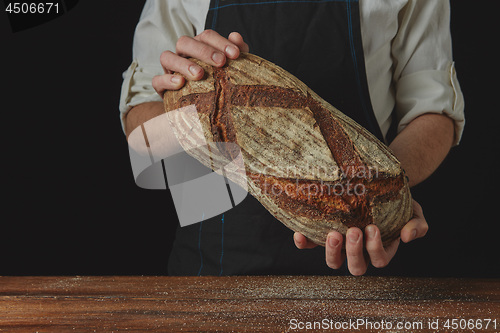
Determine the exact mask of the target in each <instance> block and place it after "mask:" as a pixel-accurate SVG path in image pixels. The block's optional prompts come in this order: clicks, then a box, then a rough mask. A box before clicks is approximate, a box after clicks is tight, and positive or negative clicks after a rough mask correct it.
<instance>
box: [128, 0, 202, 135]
mask: <svg viewBox="0 0 500 333" xmlns="http://www.w3.org/2000/svg"><path fill="white" fill-rule="evenodd" d="M190 18H191V17H190V15H188V13H186V10H185V8H184V6H183V4H182V3H181V1H158V0H147V1H146V3H145V5H144V9H143V11H142V14H141V17H140V20H139V23H138V24H137V27H136V30H135V34H134V42H133V50H132V55H133V61H132V64H131V65H130V66H129V68H128V69H127V70H126V71H125V72H124V73H123V84H122V90H121V96H120V106H119V108H120V120H121V122H122V127H123V126H124V121H125V116H126V114H127V112H128V111H129V110H130V109H131V108H132V107H134V106H136V105H139V104H142V103H146V102H153V101H161V97H160V96H159V95H158V94H157V93H156V91H155V90H154V89H153V86H152V80H153V77H154V76H156V75H162V74H164V72H163V68H162V67H161V64H160V56H161V54H162V52H164V51H166V50H170V51H172V52H175V44H176V43H177V39H178V38H179V37H180V36H183V35H189V36H194V35H195V31H196V29H197V27H196V26H197V25H199V23H197V22H192V21H193V20H191V19H190Z"/></svg>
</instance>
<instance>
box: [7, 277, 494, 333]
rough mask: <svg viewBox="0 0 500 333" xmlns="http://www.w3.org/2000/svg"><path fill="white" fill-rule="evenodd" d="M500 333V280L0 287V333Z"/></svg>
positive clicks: (108, 281)
mask: <svg viewBox="0 0 500 333" xmlns="http://www.w3.org/2000/svg"><path fill="white" fill-rule="evenodd" d="M146 330H147V331H151V332H348V331H355V332H436V331H440V332H451V331H454V332H473V331H474V332H499V331H500V280H499V279H429V278H395V277H347V276H345V277H323V276H309V277H307V276H257V277H246V276H238V277H150V276H148V277H130V276H94V277H90V276H89V277H84V276H76V277H0V331H1V332H125V331H126V332H136V331H146Z"/></svg>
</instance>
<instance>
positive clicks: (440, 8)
mask: <svg viewBox="0 0 500 333" xmlns="http://www.w3.org/2000/svg"><path fill="white" fill-rule="evenodd" d="M209 4H210V1H209V0H147V1H146V4H145V5H144V9H143V12H142V14H141V17H140V20H139V23H138V24H137V27H136V31H135V36H134V43H133V62H132V64H131V65H130V67H129V68H128V70H127V71H125V72H124V73H123V79H124V80H123V85H122V93H121V98H120V113H121V120H122V124H123V120H124V116H125V114H126V113H127V112H128V110H130V109H131V108H132V107H133V106H135V105H138V104H141V103H144V102H150V101H161V97H160V96H159V95H158V94H156V92H155V90H154V89H153V87H152V84H151V81H152V79H153V76H155V75H161V74H164V71H163V69H162V67H161V65H160V55H161V53H162V52H163V51H165V50H170V51H172V52H175V44H176V42H177V39H178V38H179V37H180V36H183V35H189V36H195V35H197V34H199V33H201V32H202V31H203V30H204V27H205V18H206V16H207V13H208V8H209ZM359 6H360V15H361V34H362V39H363V41H362V42H363V49H364V56H365V67H366V75H367V80H368V89H369V91H370V98H371V102H372V107H373V110H374V112H375V116H376V118H377V121H378V123H379V125H380V128H381V130H382V133H383V134H384V135H386V134H387V131H388V129H389V127H390V124H391V119H392V117H391V114H392V111H393V109H394V107H395V108H396V115H397V117H398V118H397V119H398V121H399V125H398V132H399V131H401V130H403V129H404V127H405V126H406V125H408V124H409V123H410V122H411V121H412V120H413V119H415V118H416V117H418V116H419V115H422V114H424V113H429V112H432V113H443V114H446V115H447V116H449V117H450V118H452V119H453V120H454V122H455V138H456V142H455V144H458V142H459V141H460V137H461V135H462V131H463V127H464V124H465V118H464V99H463V95H462V92H461V90H460V86H459V83H458V80H457V76H456V72H455V68H454V64H453V59H452V51H451V35H450V4H449V1H448V0H359ZM225 37H227V36H225ZM251 51H252V50H250V52H251Z"/></svg>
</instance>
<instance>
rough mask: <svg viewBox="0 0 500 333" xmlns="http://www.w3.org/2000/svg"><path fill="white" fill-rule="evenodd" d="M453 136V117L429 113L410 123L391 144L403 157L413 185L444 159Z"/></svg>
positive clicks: (402, 160)
mask: <svg viewBox="0 0 500 333" xmlns="http://www.w3.org/2000/svg"><path fill="white" fill-rule="evenodd" d="M453 139H454V125H453V120H452V119H450V118H449V117H447V116H445V115H441V114H432V113H427V114H424V115H422V116H420V117H418V118H416V119H414V120H413V121H412V122H411V123H410V124H408V126H407V127H405V129H404V130H403V131H401V132H400V133H399V134H398V135H397V136H396V138H395V139H394V141H393V142H392V143H391V144H390V146H389V147H390V148H391V149H392V151H393V152H394V154H395V155H396V156H397V157H398V159H399V160H400V162H401V165H402V167H403V169H404V170H405V172H406V175H407V176H408V178H409V180H410V181H409V183H410V186H414V185H417V184H418V183H420V182H422V181H424V180H425V179H426V178H427V177H429V176H430V175H431V174H432V173H433V172H434V171H435V170H436V169H437V167H438V166H439V165H440V164H441V163H442V162H443V160H444V158H445V157H446V155H447V154H448V152H449V151H450V148H451V146H452V144H453Z"/></svg>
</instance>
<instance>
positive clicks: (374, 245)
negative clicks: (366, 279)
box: [293, 200, 429, 275]
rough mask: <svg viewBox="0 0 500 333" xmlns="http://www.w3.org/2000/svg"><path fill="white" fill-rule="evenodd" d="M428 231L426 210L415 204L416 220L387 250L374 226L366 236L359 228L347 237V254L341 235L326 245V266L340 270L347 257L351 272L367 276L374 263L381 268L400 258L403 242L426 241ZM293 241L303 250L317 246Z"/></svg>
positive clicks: (304, 240) (301, 238)
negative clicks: (422, 239) (421, 239)
mask: <svg viewBox="0 0 500 333" xmlns="http://www.w3.org/2000/svg"><path fill="white" fill-rule="evenodd" d="M428 229H429V226H428V224H427V221H426V220H425V217H424V214H423V212H422V207H421V206H420V205H419V204H418V203H417V202H416V201H415V200H413V218H412V219H411V220H410V221H408V223H406V225H405V226H404V227H403V229H402V230H401V234H400V237H399V238H398V239H396V240H395V241H394V242H392V243H391V244H390V245H389V246H388V247H386V248H384V247H383V245H382V238H381V237H380V231H379V229H378V228H377V226H375V225H374V224H370V225H368V226H366V228H365V232H364V234H363V231H361V229H359V228H354V227H353V228H349V230H347V234H346V237H345V239H346V245H345V253H344V252H343V251H342V242H343V241H344V237H343V236H342V234H340V233H339V232H337V231H332V232H330V233H329V234H328V237H327V240H326V244H325V257H326V264H327V265H328V267H330V268H333V269H339V268H340V267H342V264H343V263H344V260H345V258H346V256H347V267H348V268H349V272H351V274H352V275H363V274H365V273H366V270H367V269H368V264H369V263H370V262H371V263H372V265H373V266H374V267H377V268H381V267H385V266H387V265H388V264H389V262H390V261H391V260H392V258H393V257H394V255H395V254H396V251H397V250H398V246H399V242H400V240H402V241H403V242H405V243H408V242H411V241H412V240H414V239H417V238H420V237H424V236H425V234H426V233H427V230H428ZM293 239H294V241H295V246H297V247H298V248H299V249H311V248H314V247H316V246H317V244H315V243H313V242H311V241H310V240H308V239H307V238H306V237H305V236H304V235H302V234H300V233H298V232H296V233H295V234H294V236H293ZM363 239H364V240H365V241H363ZM365 250H366V251H365Z"/></svg>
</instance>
